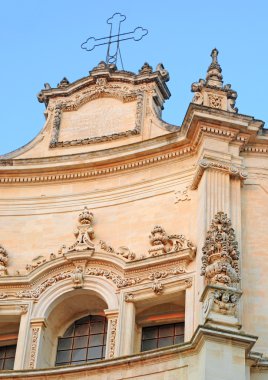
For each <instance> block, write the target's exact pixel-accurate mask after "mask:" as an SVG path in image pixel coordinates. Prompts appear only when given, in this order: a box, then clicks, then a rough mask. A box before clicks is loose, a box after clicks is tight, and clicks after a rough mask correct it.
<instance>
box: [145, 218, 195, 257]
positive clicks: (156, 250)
mask: <svg viewBox="0 0 268 380" xmlns="http://www.w3.org/2000/svg"><path fill="white" fill-rule="evenodd" d="M149 239H150V243H151V245H152V246H153V247H152V248H150V249H149V254H150V255H151V256H158V255H163V254H167V253H173V252H178V251H182V250H184V249H191V251H192V253H193V256H194V254H195V247H194V246H193V244H192V243H191V242H190V241H189V240H187V239H186V238H185V236H184V235H167V233H166V231H165V230H164V228H163V227H161V226H159V225H157V226H155V227H154V228H153V230H152V232H151V235H150V236H149Z"/></svg>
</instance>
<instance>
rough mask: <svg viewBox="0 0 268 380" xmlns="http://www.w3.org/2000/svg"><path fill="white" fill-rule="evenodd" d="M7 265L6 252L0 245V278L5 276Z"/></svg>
mask: <svg viewBox="0 0 268 380" xmlns="http://www.w3.org/2000/svg"><path fill="white" fill-rule="evenodd" d="M7 263H8V254H7V251H6V250H5V248H4V247H3V246H2V245H0V276H5V275H7Z"/></svg>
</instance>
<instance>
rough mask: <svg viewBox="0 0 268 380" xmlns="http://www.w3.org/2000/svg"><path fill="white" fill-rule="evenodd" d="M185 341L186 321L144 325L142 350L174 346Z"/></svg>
mask: <svg viewBox="0 0 268 380" xmlns="http://www.w3.org/2000/svg"><path fill="white" fill-rule="evenodd" d="M183 342H184V322H180V323H170V324H167V325H160V326H150V327H143V329H142V340H141V351H148V350H154V349H156V348H161V347H166V346H172V345H174V344H178V343H183Z"/></svg>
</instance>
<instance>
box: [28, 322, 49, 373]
mask: <svg viewBox="0 0 268 380" xmlns="http://www.w3.org/2000/svg"><path fill="white" fill-rule="evenodd" d="M46 326H47V325H46V320H45V319H44V318H36V319H32V320H31V345H30V357H29V365H28V368H30V369H34V368H38V367H39V362H41V355H42V341H43V335H44V331H45V328H46Z"/></svg>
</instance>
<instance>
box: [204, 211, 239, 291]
mask: <svg viewBox="0 0 268 380" xmlns="http://www.w3.org/2000/svg"><path fill="white" fill-rule="evenodd" d="M202 251H203V256H202V269H201V275H202V276H205V278H206V281H207V283H208V284H209V285H220V286H235V285H237V284H238V283H239V281H240V278H239V264H238V259H239V252H238V243H237V241H236V240H235V232H234V229H233V228H232V224H231V220H230V219H229V218H228V217H227V215H226V214H225V213H223V212H218V213H217V214H216V215H215V217H214V219H213V220H212V223H211V226H210V229H209V230H208V232H207V237H206V240H205V245H204V247H203V249H202Z"/></svg>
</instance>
